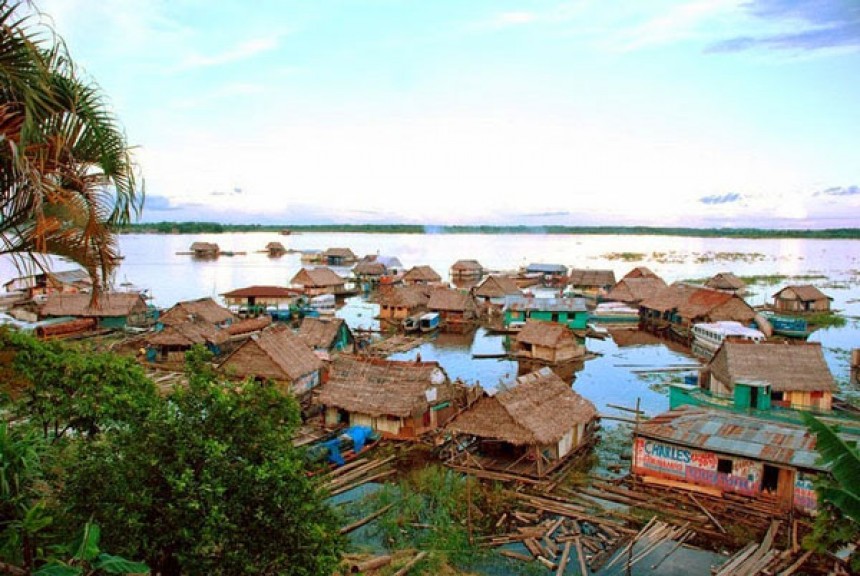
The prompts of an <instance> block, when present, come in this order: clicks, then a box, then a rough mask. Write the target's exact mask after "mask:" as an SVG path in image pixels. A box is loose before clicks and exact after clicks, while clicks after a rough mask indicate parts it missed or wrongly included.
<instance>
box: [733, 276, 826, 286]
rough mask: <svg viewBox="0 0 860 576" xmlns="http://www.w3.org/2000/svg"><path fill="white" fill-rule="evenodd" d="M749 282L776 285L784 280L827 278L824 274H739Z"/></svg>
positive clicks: (801, 280) (802, 280) (798, 280)
mask: <svg viewBox="0 0 860 576" xmlns="http://www.w3.org/2000/svg"><path fill="white" fill-rule="evenodd" d="M739 278H740V279H741V280H743V281H744V282H746V283H747V284H765V285H768V286H774V285H776V284H782V283H783V282H789V281H791V282H811V281H812V280H827V276H825V275H824V274H792V275H788V274H754V275H752V276H739Z"/></svg>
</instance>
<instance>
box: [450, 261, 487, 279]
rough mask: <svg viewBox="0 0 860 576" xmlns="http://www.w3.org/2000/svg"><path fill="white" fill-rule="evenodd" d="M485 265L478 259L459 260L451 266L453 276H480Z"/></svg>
mask: <svg viewBox="0 0 860 576" xmlns="http://www.w3.org/2000/svg"><path fill="white" fill-rule="evenodd" d="M483 275H484V267H483V266H481V263H480V262H478V261H477V260H457V261H456V262H454V264H453V265H452V266H451V277H452V278H480V277H481V276H483Z"/></svg>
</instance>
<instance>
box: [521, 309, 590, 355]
mask: <svg viewBox="0 0 860 576" xmlns="http://www.w3.org/2000/svg"><path fill="white" fill-rule="evenodd" d="M514 354H515V355H516V356H517V357H518V358H524V359H527V360H535V361H540V362H544V363H547V364H558V363H562V362H569V361H571V360H579V359H582V358H583V357H584V356H585V347H584V346H580V345H579V344H578V343H577V341H576V335H575V334H574V333H573V331H572V330H571V329H570V328H568V327H567V326H565V325H564V324H559V323H557V322H547V321H544V320H528V321H527V322H526V324H525V326H523V328H522V330H520V331H519V332H518V333H517V335H516V337H515V338H514Z"/></svg>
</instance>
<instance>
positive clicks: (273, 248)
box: [265, 242, 287, 258]
mask: <svg viewBox="0 0 860 576" xmlns="http://www.w3.org/2000/svg"><path fill="white" fill-rule="evenodd" d="M265 251H266V253H267V254H268V255H269V257H270V258H280V257H281V256H283V255H284V254H286V253H287V249H286V248H284V245H283V244H281V243H280V242H269V243H268V244H266V249H265Z"/></svg>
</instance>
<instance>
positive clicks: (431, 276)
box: [402, 266, 442, 285]
mask: <svg viewBox="0 0 860 576" xmlns="http://www.w3.org/2000/svg"><path fill="white" fill-rule="evenodd" d="M402 280H403V283H404V284H406V285H413V284H424V285H430V284H440V283H441V282H442V277H441V276H439V274H438V273H437V272H436V271H435V270H433V268H431V267H430V266H413V267H412V268H410V269H409V270H408V271H407V272H406V274H404V275H403V279H402Z"/></svg>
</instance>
